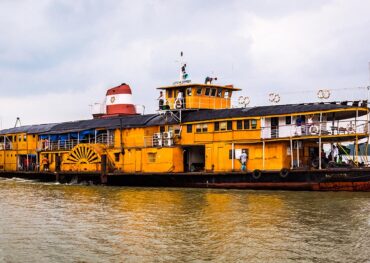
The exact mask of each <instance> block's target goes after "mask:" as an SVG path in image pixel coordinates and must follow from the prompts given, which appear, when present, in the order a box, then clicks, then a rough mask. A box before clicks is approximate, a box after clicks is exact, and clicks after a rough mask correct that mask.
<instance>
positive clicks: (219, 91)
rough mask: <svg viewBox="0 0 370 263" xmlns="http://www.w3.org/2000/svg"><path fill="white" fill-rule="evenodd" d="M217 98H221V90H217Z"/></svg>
mask: <svg viewBox="0 0 370 263" xmlns="http://www.w3.org/2000/svg"><path fill="white" fill-rule="evenodd" d="M217 97H222V89H221V88H218V89H217Z"/></svg>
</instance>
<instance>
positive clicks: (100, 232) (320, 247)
mask: <svg viewBox="0 0 370 263" xmlns="http://www.w3.org/2000/svg"><path fill="white" fill-rule="evenodd" d="M0 200H2V201H1V202H0V211H2V212H1V215H0V262H1V261H10V262H13V261H15V262H20V261H37V262H50V261H59V262H60V261H62V262H64V261H85V262H92V261H93V262H96V261H105V262H117V261H133V262H138V261H139V262H152V261H170V262H172V261H197V260H198V261H213V262H225V261H227V262H229V261H231V262H234V261H244V262H245V261H248V262H290V261H291V262H296V261H307V262H323V261H325V262H366V260H368V259H369V258H370V252H369V250H368V247H369V245H370V240H369V238H368V236H370V230H369V226H370V195H369V193H347V192H335V193H334V192H333V193H331V192H326V193H322V192H284V191H238V190H215V189H213V190H211V189H181V188H178V189H175V188H129V187H104V186H84V185H61V184H45V183H34V182H29V181H24V180H22V181H19V180H0Z"/></svg>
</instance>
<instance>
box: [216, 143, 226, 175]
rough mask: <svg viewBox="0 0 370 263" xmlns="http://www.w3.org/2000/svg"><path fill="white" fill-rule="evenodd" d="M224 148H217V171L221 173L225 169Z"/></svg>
mask: <svg viewBox="0 0 370 263" xmlns="http://www.w3.org/2000/svg"><path fill="white" fill-rule="evenodd" d="M224 152H225V151H224V147H218V148H217V166H218V169H217V170H219V171H223V170H224V169H225V168H224V167H225V158H224V156H223V155H224Z"/></svg>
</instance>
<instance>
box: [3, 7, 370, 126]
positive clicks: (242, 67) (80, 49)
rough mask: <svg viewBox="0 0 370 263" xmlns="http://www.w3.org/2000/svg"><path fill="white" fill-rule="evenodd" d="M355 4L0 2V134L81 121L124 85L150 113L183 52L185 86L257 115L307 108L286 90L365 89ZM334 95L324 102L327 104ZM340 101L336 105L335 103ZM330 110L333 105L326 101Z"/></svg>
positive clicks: (366, 28) (364, 19) (361, 14)
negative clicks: (209, 86) (239, 102)
mask: <svg viewBox="0 0 370 263" xmlns="http://www.w3.org/2000/svg"><path fill="white" fill-rule="evenodd" d="M369 8H370V3H367V2H365V1H350V2H349V1H299V2H297V1H289V0H286V1H276V2H275V1H247V2H246V1H230V2H225V1H212V2H209V1H201V2H199V1H163V0H162V1H161V0H152V1H136V2H132V1H118V0H117V1H115V0H110V1H51V0H40V1H31V0H24V1H1V3H0V92H1V96H0V116H1V117H2V119H3V127H10V126H12V125H13V124H14V122H15V118H16V117H17V116H20V117H21V118H22V121H23V122H24V123H25V124H32V123H44V122H59V121H64V120H75V119H83V118H89V110H88V109H89V108H88V105H89V104H91V103H93V102H96V101H98V102H99V101H102V100H103V98H104V95H105V90H106V89H107V88H109V87H112V86H115V85H118V84H120V83H122V82H126V83H129V84H130V85H131V87H132V89H133V93H134V100H135V102H136V103H137V104H145V105H146V108H147V109H148V110H149V111H153V110H154V108H155V105H154V104H155V97H156V93H157V91H156V90H155V88H156V87H158V86H160V85H167V84H170V83H172V81H174V80H176V78H177V76H178V68H177V64H176V63H175V60H176V59H178V54H179V52H180V51H181V50H183V51H184V52H185V55H186V60H187V62H188V71H189V74H190V76H191V78H192V79H193V80H194V81H198V82H203V80H204V77H205V76H207V75H210V74H214V75H217V76H218V77H219V79H220V82H221V83H234V84H235V85H236V86H238V87H241V88H243V89H244V90H243V94H248V95H250V96H251V99H252V104H259V103H266V102H267V93H268V92H270V91H276V92H279V93H281V94H282V97H283V102H295V101H303V100H311V101H312V100H316V98H315V92H311V93H307V94H306V95H307V96H304V97H303V96H302V95H301V94H300V93H299V92H295V91H297V90H307V89H316V88H324V87H325V88H345V87H353V86H359V85H366V84H367V82H368V79H369V75H368V70H367V62H368V61H369V60H370V58H369V55H368V54H369V53H370V46H369V45H368V42H369V39H370V21H369V20H370V18H369V17H368V15H367V10H369ZM333 94H336V92H333ZM346 96H348V94H347V95H346ZM337 98H338V99H340V96H339V95H338V96H337Z"/></svg>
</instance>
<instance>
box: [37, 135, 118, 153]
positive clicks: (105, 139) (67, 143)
mask: <svg viewBox="0 0 370 263" xmlns="http://www.w3.org/2000/svg"><path fill="white" fill-rule="evenodd" d="M79 143H89V144H105V145H106V146H108V147H112V146H114V137H113V135H112V134H111V135H107V134H100V135H98V136H97V137H96V138H95V137H93V138H90V139H81V140H78V139H69V140H58V141H53V142H51V141H48V140H41V141H39V142H38V145H37V150H38V151H65V150H71V149H72V148H73V147H75V146H76V145H77V144H79Z"/></svg>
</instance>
